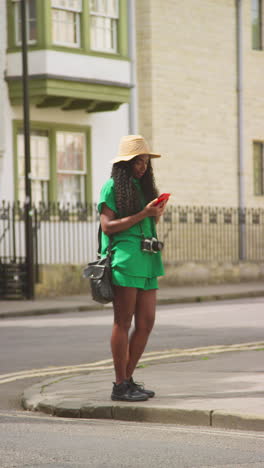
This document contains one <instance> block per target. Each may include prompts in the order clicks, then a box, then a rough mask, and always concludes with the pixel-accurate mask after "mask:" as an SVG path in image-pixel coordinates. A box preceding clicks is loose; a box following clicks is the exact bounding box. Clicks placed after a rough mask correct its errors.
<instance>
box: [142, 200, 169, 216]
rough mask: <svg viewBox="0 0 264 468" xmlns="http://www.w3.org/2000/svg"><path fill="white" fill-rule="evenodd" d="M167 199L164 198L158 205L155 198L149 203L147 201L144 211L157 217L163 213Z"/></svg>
mask: <svg viewBox="0 0 264 468" xmlns="http://www.w3.org/2000/svg"><path fill="white" fill-rule="evenodd" d="M167 201H168V200H165V201H163V202H161V203H159V204H158V205H155V203H157V198H155V200H152V201H151V202H150V203H148V204H147V205H146V206H145V208H144V211H145V212H146V214H147V216H153V217H155V218H159V217H160V216H162V215H163V212H164V210H165V207H166V204H167Z"/></svg>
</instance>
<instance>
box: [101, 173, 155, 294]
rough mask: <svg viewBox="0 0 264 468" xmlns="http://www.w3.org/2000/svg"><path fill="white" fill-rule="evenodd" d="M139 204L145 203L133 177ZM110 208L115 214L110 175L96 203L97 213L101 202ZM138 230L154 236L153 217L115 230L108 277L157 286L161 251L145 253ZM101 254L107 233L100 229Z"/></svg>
mask: <svg viewBox="0 0 264 468" xmlns="http://www.w3.org/2000/svg"><path fill="white" fill-rule="evenodd" d="M133 182H134V184H135V185H136V187H137V189H138V191H139V193H140V198H141V201H142V206H145V205H146V202H145V199H144V195H143V192H142V189H141V186H140V182H139V180H138V179H133ZM104 203H105V204H106V205H107V206H108V207H109V208H110V209H111V210H113V211H114V212H115V213H116V214H117V216H118V211H117V208H116V202H115V187H114V180H113V178H111V179H109V180H108V181H107V182H106V183H105V184H104V185H103V187H102V190H101V194H100V199H99V203H98V210H99V213H101V212H102V208H103V204H104ZM142 232H143V233H144V236H145V237H153V236H155V237H156V227H155V221H154V219H153V218H152V217H148V218H145V219H144V220H142V221H141V222H140V223H137V224H135V225H134V226H132V227H131V228H129V229H127V230H125V231H122V232H118V233H117V234H114V235H113V237H112V281H113V284H116V285H118V286H127V287H135V288H140V289H144V290H148V289H157V288H158V282H157V276H162V275H164V268H163V264H162V259H161V253H160V252H158V253H149V252H143V251H142V250H141V240H142ZM101 240H102V249H101V254H102V257H104V256H105V255H106V251H107V247H108V245H109V237H108V236H106V235H105V234H104V233H103V232H102V239H101Z"/></svg>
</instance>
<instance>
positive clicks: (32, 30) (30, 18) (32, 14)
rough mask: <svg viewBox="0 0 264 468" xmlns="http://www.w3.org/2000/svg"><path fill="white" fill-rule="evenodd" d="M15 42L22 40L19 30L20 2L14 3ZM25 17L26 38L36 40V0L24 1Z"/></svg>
mask: <svg viewBox="0 0 264 468" xmlns="http://www.w3.org/2000/svg"><path fill="white" fill-rule="evenodd" d="M15 7H16V15H15V17H16V25H15V27H16V44H21V42H22V32H21V3H20V1H19V2H17V3H16V5H15ZM26 19H27V40H28V41H30V42H36V39H37V20H36V0H27V1H26Z"/></svg>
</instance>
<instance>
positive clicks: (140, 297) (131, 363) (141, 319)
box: [126, 289, 156, 379]
mask: <svg viewBox="0 0 264 468" xmlns="http://www.w3.org/2000/svg"><path fill="white" fill-rule="evenodd" d="M155 311H156V289H150V290H148V291H144V290H142V289H139V290H138V293H137V302H136V309H135V329H134V331H133V333H132V334H131V337H130V341H129V348H128V350H129V351H128V354H129V356H128V363H127V370H126V378H127V379H130V377H131V376H132V374H133V372H134V369H135V367H136V365H137V363H138V361H139V359H140V357H141V355H142V353H143V351H144V349H145V347H146V344H147V341H148V337H149V335H150V333H151V330H152V328H153V325H154V322H155Z"/></svg>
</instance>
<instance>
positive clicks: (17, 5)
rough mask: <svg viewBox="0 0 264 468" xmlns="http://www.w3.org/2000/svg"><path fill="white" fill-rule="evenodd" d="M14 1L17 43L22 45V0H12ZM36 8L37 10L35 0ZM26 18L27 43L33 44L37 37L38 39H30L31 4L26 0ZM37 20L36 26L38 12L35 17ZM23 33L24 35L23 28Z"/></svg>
mask: <svg viewBox="0 0 264 468" xmlns="http://www.w3.org/2000/svg"><path fill="white" fill-rule="evenodd" d="M12 2H13V3H14V7H15V44H16V46H21V45H22V41H20V40H19V16H20V15H19V9H20V8H21V0H12ZM35 9H36V11H37V4H36V0H35ZM26 20H27V44H29V45H32V44H36V43H37V38H36V39H29V33H30V28H29V5H28V1H26ZM35 22H36V27H37V14H36V18H35ZM21 35H22V30H21Z"/></svg>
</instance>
